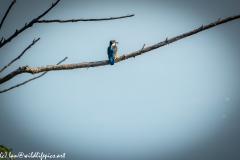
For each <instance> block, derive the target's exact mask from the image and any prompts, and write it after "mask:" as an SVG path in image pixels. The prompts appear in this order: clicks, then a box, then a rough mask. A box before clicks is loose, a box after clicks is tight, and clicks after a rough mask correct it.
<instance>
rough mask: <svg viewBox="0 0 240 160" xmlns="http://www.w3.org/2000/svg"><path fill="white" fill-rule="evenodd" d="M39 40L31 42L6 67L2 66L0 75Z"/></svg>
mask: <svg viewBox="0 0 240 160" xmlns="http://www.w3.org/2000/svg"><path fill="white" fill-rule="evenodd" d="M39 39H40V38H38V39H37V40H35V39H34V40H33V42H32V43H31V44H30V45H29V46H28V47H27V48H26V49H24V51H23V52H22V53H21V54H20V55H19V56H18V57H16V58H15V59H13V60H12V61H11V62H9V63H8V64H7V65H6V66H4V67H3V68H2V69H1V70H0V73H1V72H2V71H3V70H4V69H6V68H7V67H9V66H10V65H11V64H12V63H13V62H15V61H16V60H18V59H20V58H21V57H22V55H23V54H24V53H25V52H26V51H27V50H28V49H29V48H31V47H32V46H33V45H34V44H35V43H36V42H37V41H38V40H39Z"/></svg>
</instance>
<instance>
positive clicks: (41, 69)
mask: <svg viewBox="0 0 240 160" xmlns="http://www.w3.org/2000/svg"><path fill="white" fill-rule="evenodd" d="M238 18H240V14H238V15H235V16H231V17H228V18H225V19H222V20H218V21H216V22H213V23H210V24H208V25H205V26H201V27H199V28H197V29H195V30H192V31H190V32H186V33H184V34H181V35H179V36H176V37H173V38H170V39H166V40H164V41H162V42H160V43H157V44H154V45H152V46H149V47H146V48H144V49H140V50H138V51H134V52H132V53H129V54H124V55H122V56H120V57H118V58H117V59H116V60H115V63H118V62H120V61H122V60H125V59H128V58H132V57H135V56H139V55H141V54H142V53H146V52H149V51H151V50H154V49H157V48H159V47H162V46H165V45H167V44H170V43H172V42H175V41H178V40H180V39H183V38H185V37H188V36H191V35H193V34H197V33H198V32H201V31H203V30H206V29H209V28H212V27H215V26H217V25H220V24H223V23H226V22H229V21H232V20H234V19H238ZM108 64H109V61H108V60H103V61H96V62H82V63H74V64H62V65H47V66H42V67H36V68H31V67H28V66H22V67H19V68H18V69H16V70H15V71H13V72H11V73H10V74H8V75H6V76H5V77H3V78H0V84H2V83H4V82H6V81H8V80H10V79H12V78H13V77H15V76H16V75H18V74H22V73H32V74H35V73H39V72H44V71H53V70H70V69H76V68H89V67H98V66H105V65H108Z"/></svg>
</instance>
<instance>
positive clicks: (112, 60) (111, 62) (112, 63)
mask: <svg viewBox="0 0 240 160" xmlns="http://www.w3.org/2000/svg"><path fill="white" fill-rule="evenodd" d="M109 63H110V64H111V65H114V59H113V57H109Z"/></svg>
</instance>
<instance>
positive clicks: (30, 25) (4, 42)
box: [0, 0, 60, 48]
mask: <svg viewBox="0 0 240 160" xmlns="http://www.w3.org/2000/svg"><path fill="white" fill-rule="evenodd" d="M59 1H60V0H57V1H56V2H55V3H53V4H52V6H51V7H50V8H49V9H48V10H46V11H45V12H44V13H43V14H41V15H40V16H38V17H37V18H35V19H33V20H32V21H31V22H29V23H28V24H25V26H24V27H22V28H21V29H20V30H16V32H15V33H14V34H13V35H12V36H11V37H9V38H8V39H5V40H4V41H3V43H1V44H0V48H1V47H2V46H4V45H5V44H7V43H8V42H10V41H11V40H12V39H13V38H14V37H16V36H17V35H18V34H20V33H21V32H23V31H24V30H25V29H27V28H29V27H32V25H33V24H34V23H36V22H37V21H38V20H39V19H40V18H42V17H43V16H44V15H45V14H47V13H48V12H49V11H50V10H51V9H52V8H53V7H54V6H56V5H57V3H58V2H59Z"/></svg>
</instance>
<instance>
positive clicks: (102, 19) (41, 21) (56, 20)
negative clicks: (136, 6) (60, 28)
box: [36, 14, 134, 23]
mask: <svg viewBox="0 0 240 160" xmlns="http://www.w3.org/2000/svg"><path fill="white" fill-rule="evenodd" d="M132 16H134V14H131V15H129V14H128V15H126V16H120V17H110V18H89V19H83V18H79V19H68V20H60V19H53V20H38V21H37V22H36V23H52V22H59V23H67V22H79V21H106V20H114V19H121V18H127V17H132Z"/></svg>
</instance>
